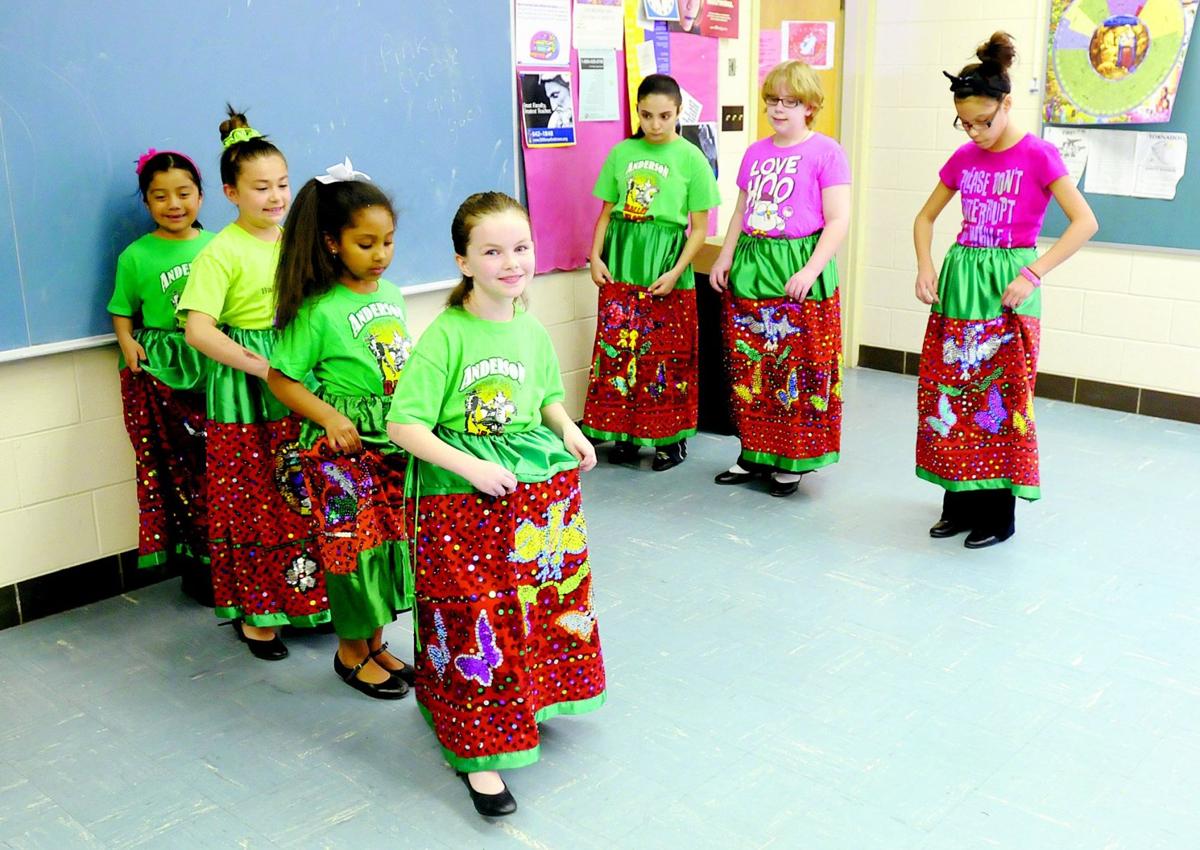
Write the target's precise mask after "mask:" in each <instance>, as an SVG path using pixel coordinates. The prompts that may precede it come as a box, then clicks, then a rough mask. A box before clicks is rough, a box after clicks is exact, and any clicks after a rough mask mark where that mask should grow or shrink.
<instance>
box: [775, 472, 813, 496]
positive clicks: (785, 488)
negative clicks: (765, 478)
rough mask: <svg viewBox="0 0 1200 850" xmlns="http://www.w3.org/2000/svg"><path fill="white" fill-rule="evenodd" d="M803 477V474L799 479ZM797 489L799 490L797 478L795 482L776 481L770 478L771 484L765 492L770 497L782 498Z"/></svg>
mask: <svg viewBox="0 0 1200 850" xmlns="http://www.w3.org/2000/svg"><path fill="white" fill-rule="evenodd" d="M803 477H804V476H803V474H801V478H803ZM799 489H800V478H797V479H796V480H795V481H776V480H775V478H774V477H772V478H771V484H770V486H769V487H768V488H767V491H768V492H769V493H770V494H771V495H772V496H779V497H783V496H790V495H792V494H793V493H795V492H796V491H797V490H799Z"/></svg>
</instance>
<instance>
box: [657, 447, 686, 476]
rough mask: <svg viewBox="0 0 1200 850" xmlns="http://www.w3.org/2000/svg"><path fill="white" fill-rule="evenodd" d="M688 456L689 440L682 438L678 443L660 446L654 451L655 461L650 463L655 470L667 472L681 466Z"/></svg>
mask: <svg viewBox="0 0 1200 850" xmlns="http://www.w3.org/2000/svg"><path fill="white" fill-rule="evenodd" d="M686 458H687V440H680V441H679V442H678V443H671V444H670V445H666V446H659V447H658V449H657V450H656V451H655V452H654V461H653V462H652V463H651V464H650V468H651V469H653V470H654V471H655V472H666V471H667V470H668V469H674V468H675V467H677V466H679V464H681V463H683V461H684V460H685V459H686Z"/></svg>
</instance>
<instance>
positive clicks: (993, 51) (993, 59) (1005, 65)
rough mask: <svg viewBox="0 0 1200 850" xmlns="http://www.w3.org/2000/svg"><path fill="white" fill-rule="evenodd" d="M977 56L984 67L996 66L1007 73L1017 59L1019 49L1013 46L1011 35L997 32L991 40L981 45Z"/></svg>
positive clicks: (976, 52) (976, 53)
mask: <svg viewBox="0 0 1200 850" xmlns="http://www.w3.org/2000/svg"><path fill="white" fill-rule="evenodd" d="M975 55H976V56H978V57H979V61H980V62H981V63H983V64H984V65H995V66H997V67H998V68H999V69H1000V70H1001V71H1007V70H1008V69H1009V68H1010V67H1012V64H1013V62H1014V61H1015V60H1016V58H1017V47H1016V45H1015V44H1013V38H1012V36H1011V35H1009V34H1008V33H1006V32H1001V31H997V32H994V33H992V37H991V38H989V39H988V40H987V41H985V42H984V43H983V44H981V45H979V49H978V50H976V51H975Z"/></svg>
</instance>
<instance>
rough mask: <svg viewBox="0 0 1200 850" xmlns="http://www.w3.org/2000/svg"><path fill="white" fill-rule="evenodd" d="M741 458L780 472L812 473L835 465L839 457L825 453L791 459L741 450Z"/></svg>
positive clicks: (836, 453) (833, 453)
mask: <svg viewBox="0 0 1200 850" xmlns="http://www.w3.org/2000/svg"><path fill="white" fill-rule="evenodd" d="M741 457H742V458H745V459H746V460H748V461H750V462H751V463H757V464H762V465H763V466H773V467H775V468H776V469H778V470H780V471H782V472H812V471H813V470H814V469H821V468H822V467H826V466H831V465H833V464H835V463H837V462H838V460H839V458H840V457H841V455H840V454H839V453H838V452H826V453H825V454H823V455H819V456H817V457H803V458H791V457H784V456H783V455H773V454H769V453H767V452H748V451H746V450H745V449H742V453H741Z"/></svg>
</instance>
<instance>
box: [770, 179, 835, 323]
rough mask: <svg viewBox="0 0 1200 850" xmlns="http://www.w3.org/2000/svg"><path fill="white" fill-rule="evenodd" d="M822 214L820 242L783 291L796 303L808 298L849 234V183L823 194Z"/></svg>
mask: <svg viewBox="0 0 1200 850" xmlns="http://www.w3.org/2000/svg"><path fill="white" fill-rule="evenodd" d="M821 214H822V215H823V216H824V217H825V227H824V228H823V229H822V230H821V235H820V236H819V237H818V238H817V244H816V246H815V247H814V248H813V253H812V256H811V257H809V259H808V262H807V263H805V264H804V268H802V269H800V271H798V272H796V273H795V274H794V275H792V276H791V278H790V279H789V280H788V282H787V284H786V285H785V286H784V291H785V292H786V293H787V294H788V296H790V297H791V299H792V300H793V301H803V300H804V299H805V298H807V297H808V291H809V290H810V289H812V287H813V284H814V283H816V282H817V278H818V277H820V276H821V272H823V271H824V270H825V267H826V266H827V265H829V261H830V260H832V259H833V255H834V254H836V253H837V250H838V248H840V247H841V245H842V241H843V240H845V238H846V234H847V233H848V232H849V231H850V184H849V183H845V184H841V185H838V186H827V187H826V188H824V189H822V190H821Z"/></svg>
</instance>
